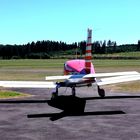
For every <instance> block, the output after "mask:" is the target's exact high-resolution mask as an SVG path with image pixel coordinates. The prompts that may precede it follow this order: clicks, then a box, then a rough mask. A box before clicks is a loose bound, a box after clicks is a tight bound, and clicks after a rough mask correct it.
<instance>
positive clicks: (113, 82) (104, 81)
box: [97, 74, 140, 86]
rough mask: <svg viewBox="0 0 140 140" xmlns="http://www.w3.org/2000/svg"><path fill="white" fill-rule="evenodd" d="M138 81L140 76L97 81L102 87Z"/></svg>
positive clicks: (125, 76)
mask: <svg viewBox="0 0 140 140" xmlns="http://www.w3.org/2000/svg"><path fill="white" fill-rule="evenodd" d="M136 80H140V74H135V75H124V76H117V77H109V78H102V79H100V81H97V85H99V86H102V85H108V84H116V83H121V82H130V81H136Z"/></svg>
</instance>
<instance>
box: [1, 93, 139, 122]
mask: <svg viewBox="0 0 140 140" xmlns="http://www.w3.org/2000/svg"><path fill="white" fill-rule="evenodd" d="M129 98H130V99H133V98H140V96H107V97H105V98H101V97H86V98H79V97H74V96H58V97H57V98H55V99H53V100H42V99H40V100H39V99H38V100H35V99H30V100H27V99H26V100H19V99H18V100H13V99H12V100H1V101H0V104H4V103H5V104H21V103H25V104H26V103H27V104H28V103H48V105H49V106H52V107H55V108H58V109H61V110H62V112H60V113H47V114H46V113H45V114H29V115H27V117H28V118H40V117H49V118H50V120H52V121H55V120H58V119H61V118H63V117H67V116H90V115H115V114H125V112H123V111H121V110H115V111H96V112H85V111H84V110H85V105H86V101H87V100H106V99H129Z"/></svg>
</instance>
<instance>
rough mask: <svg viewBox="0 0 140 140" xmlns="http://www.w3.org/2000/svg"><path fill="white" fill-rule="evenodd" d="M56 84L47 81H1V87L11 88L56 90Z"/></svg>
mask: <svg viewBox="0 0 140 140" xmlns="http://www.w3.org/2000/svg"><path fill="white" fill-rule="evenodd" d="M56 86H57V85H56V83H54V82H46V81H44V82H43V81H0V87H10V88H55V87H56Z"/></svg>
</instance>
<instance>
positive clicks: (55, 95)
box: [51, 92, 58, 100]
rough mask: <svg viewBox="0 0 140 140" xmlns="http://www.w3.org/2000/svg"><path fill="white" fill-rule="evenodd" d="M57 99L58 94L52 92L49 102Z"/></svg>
mask: <svg viewBox="0 0 140 140" xmlns="http://www.w3.org/2000/svg"><path fill="white" fill-rule="evenodd" d="M57 97H58V93H57V92H52V97H51V100H53V99H56V98H57Z"/></svg>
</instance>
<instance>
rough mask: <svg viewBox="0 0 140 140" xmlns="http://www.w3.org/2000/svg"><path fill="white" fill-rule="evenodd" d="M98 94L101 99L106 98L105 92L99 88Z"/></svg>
mask: <svg viewBox="0 0 140 140" xmlns="http://www.w3.org/2000/svg"><path fill="white" fill-rule="evenodd" d="M98 94H99V96H100V97H101V98H104V97H105V90H104V89H102V88H100V87H99V86H98Z"/></svg>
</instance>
